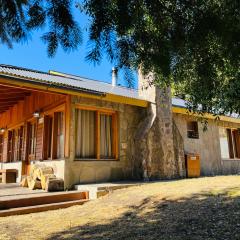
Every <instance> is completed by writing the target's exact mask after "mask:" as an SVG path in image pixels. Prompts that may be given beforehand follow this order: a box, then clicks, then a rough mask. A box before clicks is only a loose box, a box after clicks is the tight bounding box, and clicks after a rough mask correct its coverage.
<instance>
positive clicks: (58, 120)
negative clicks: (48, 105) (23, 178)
mask: <svg viewBox="0 0 240 240" xmlns="http://www.w3.org/2000/svg"><path fill="white" fill-rule="evenodd" d="M63 157H64V113H63V112H54V113H53V114H50V115H46V116H45V117H44V150H43V159H60V158H63Z"/></svg>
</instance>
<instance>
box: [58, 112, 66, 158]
mask: <svg viewBox="0 0 240 240" xmlns="http://www.w3.org/2000/svg"><path fill="white" fill-rule="evenodd" d="M63 120H64V118H63V112H59V113H57V128H58V129H57V146H58V147H57V158H63V157H64V124H63Z"/></svg>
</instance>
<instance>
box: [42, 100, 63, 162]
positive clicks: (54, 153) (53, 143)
mask: <svg viewBox="0 0 240 240" xmlns="http://www.w3.org/2000/svg"><path fill="white" fill-rule="evenodd" d="M58 113H62V114H63V135H64V144H63V145H64V146H63V147H64V150H63V157H61V158H58V149H57V145H58V144H57V141H58V124H57V122H58V121H57V114H58ZM46 117H50V118H52V128H51V129H52V132H51V133H50V136H51V149H48V146H47V144H48V142H49V139H47V142H45V141H46V138H45V137H46V136H45V131H46V125H45V124H46V122H45V121H46V120H45V119H46ZM43 118H44V127H43V128H44V130H43V149H42V150H43V153H42V160H43V161H47V160H61V159H63V158H65V142H66V111H65V105H64V104H61V105H59V106H57V107H55V108H52V109H50V110H48V111H45V112H44V113H43ZM48 137H49V136H48ZM47 150H50V152H51V153H50V155H51V156H50V157H49V154H47V152H46V151H47Z"/></svg>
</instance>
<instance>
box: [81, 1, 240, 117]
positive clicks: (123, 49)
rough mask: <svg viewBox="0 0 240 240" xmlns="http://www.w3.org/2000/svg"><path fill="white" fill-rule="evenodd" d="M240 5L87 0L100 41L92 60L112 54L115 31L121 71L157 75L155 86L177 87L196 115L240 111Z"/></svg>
mask: <svg viewBox="0 0 240 240" xmlns="http://www.w3.org/2000/svg"><path fill="white" fill-rule="evenodd" d="M239 5H240V3H239V1H238V0H220V1H212V0H204V1H189V0H180V1H179V0H178V1H176V0H168V1H162V0H148V1H144V0H140V1H139V0H138V1H133V0H129V1H127V0H124V1H118V0H114V1H106V0H104V1H96V0H85V1H83V9H84V11H85V13H87V14H89V15H90V16H91V19H90V21H91V25H90V40H91V42H92V43H94V42H95V43H96V45H95V47H94V48H93V49H92V54H89V55H88V60H90V59H91V58H92V61H99V58H101V53H102V52H106V53H107V54H108V51H107V49H108V47H109V46H108V44H107V43H108V42H109V40H108V39H109V38H110V35H111V34H112V33H114V34H115V36H116V38H115V39H114V40H113V41H111V45H113V46H114V47H112V48H111V49H112V51H111V53H110V54H111V56H114V58H112V57H111V58H110V59H113V61H114V62H115V63H116V65H117V66H118V67H119V68H125V67H126V68H127V69H131V68H133V69H137V68H138V67H139V66H141V69H142V71H143V73H144V74H148V73H150V72H154V73H155V76H156V79H155V82H154V84H158V85H160V86H162V85H172V86H173V87H174V89H175V93H176V94H177V95H181V96H184V97H185V99H186V100H188V101H189V109H190V110H192V111H198V112H201V113H204V112H212V113H213V114H222V113H228V112H232V111H235V112H240V108H239V106H240V101H239V100H240V99H239V97H238V96H239V95H238V94H239V91H240V88H239V87H240V84H238V82H239V67H240V54H239V53H240V6H239ZM103 36H105V37H103ZM114 41H115V43H114ZM90 52H91V51H90ZM96 52H97V53H98V54H93V53H96ZM110 54H109V55H110ZM98 57H99V58H98ZM238 102H239V103H238ZM199 106H200V107H199Z"/></svg>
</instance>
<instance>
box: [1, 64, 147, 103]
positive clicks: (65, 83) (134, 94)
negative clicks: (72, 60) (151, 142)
mask: <svg viewBox="0 0 240 240" xmlns="http://www.w3.org/2000/svg"><path fill="white" fill-rule="evenodd" d="M60 74H61V73H60ZM60 74H59V75H56V74H51V73H46V72H41V71H36V70H31V69H26V68H20V67H15V66H10V65H3V64H0V76H4V77H13V78H20V79H24V80H25V81H29V82H34V83H41V84H48V85H51V86H52V87H62V88H70V89H74V90H78V91H85V92H89V93H95V94H102V95H106V94H113V95H118V96H123V97H128V98H133V99H141V100H144V99H143V98H142V97H140V96H139V93H138V91H137V90H135V89H130V88H126V87H121V86H112V85H111V84H108V83H105V82H100V81H96V80H91V79H88V78H83V77H79V76H73V75H69V74H63V75H61V76H60Z"/></svg>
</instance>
